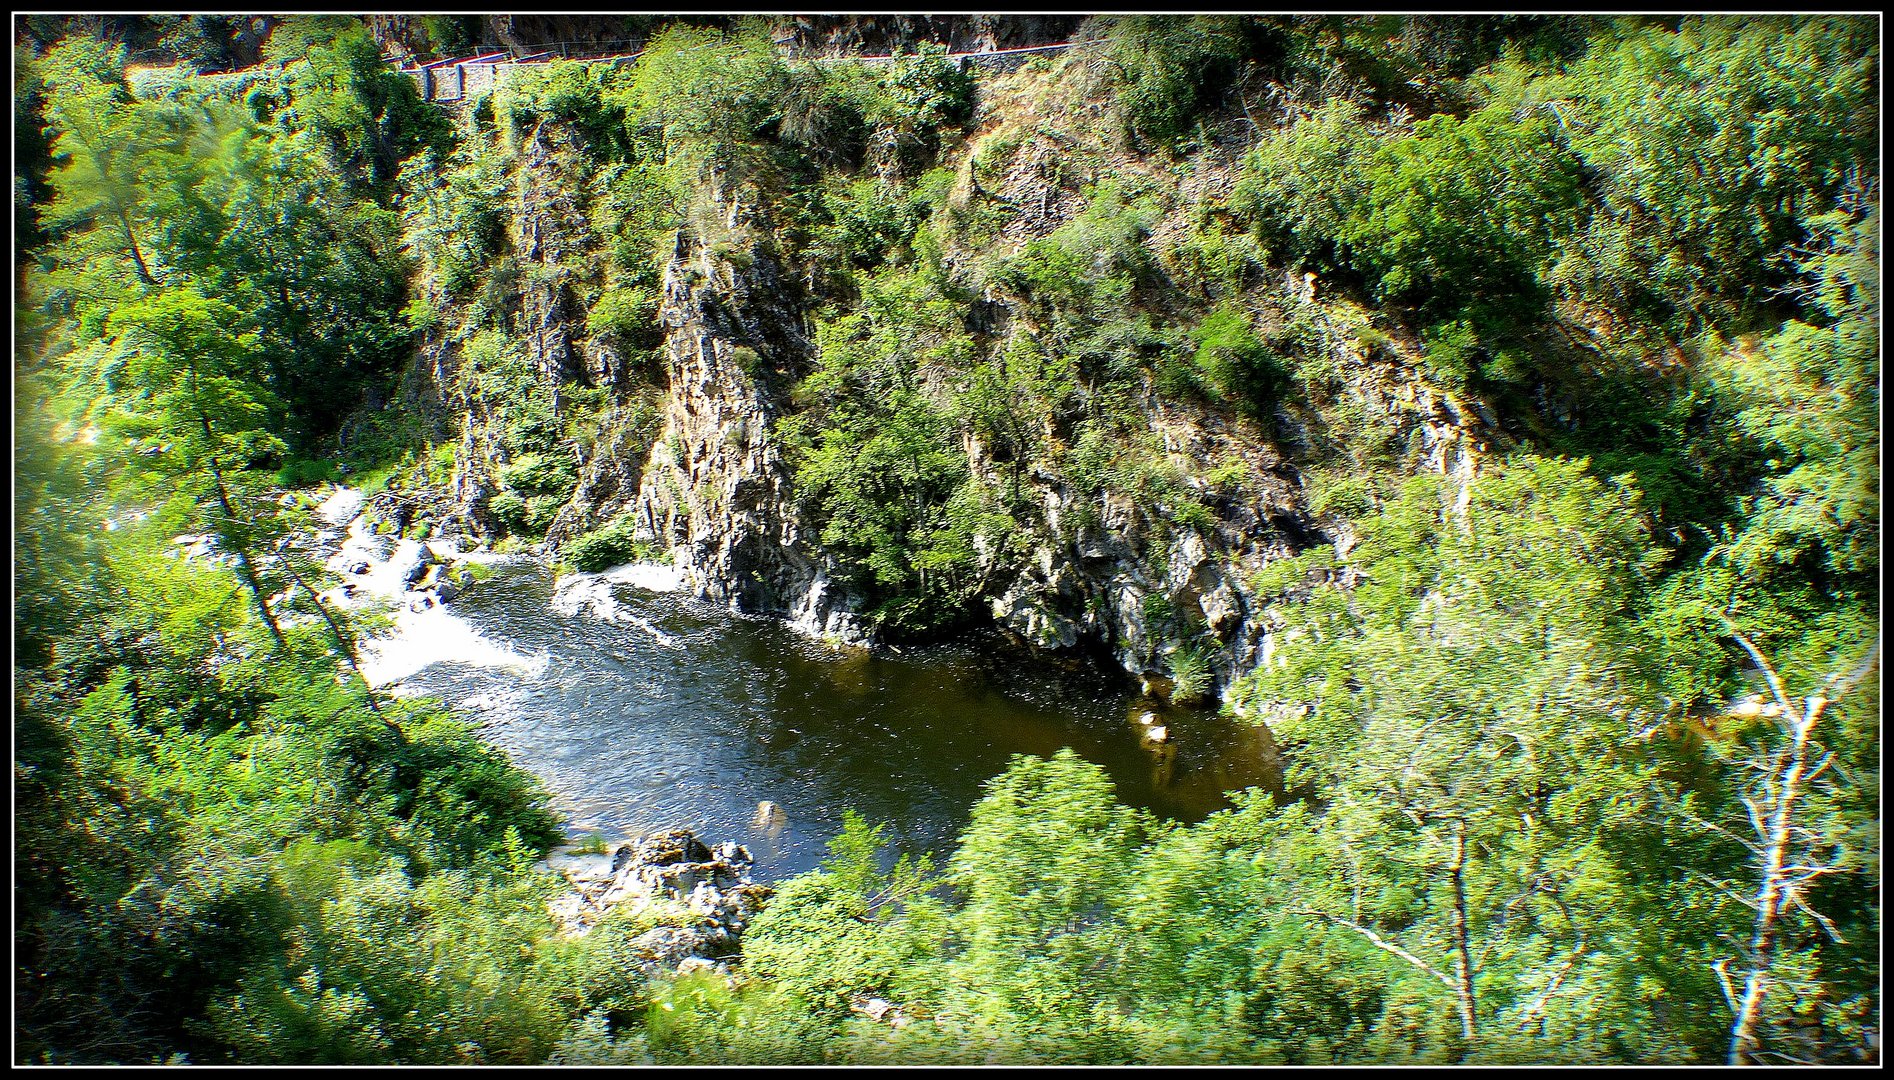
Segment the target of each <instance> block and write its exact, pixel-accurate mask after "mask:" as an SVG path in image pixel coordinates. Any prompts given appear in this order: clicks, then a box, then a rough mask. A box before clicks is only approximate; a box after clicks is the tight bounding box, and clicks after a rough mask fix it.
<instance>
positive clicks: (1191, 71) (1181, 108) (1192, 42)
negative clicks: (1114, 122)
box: [1106, 15, 1248, 145]
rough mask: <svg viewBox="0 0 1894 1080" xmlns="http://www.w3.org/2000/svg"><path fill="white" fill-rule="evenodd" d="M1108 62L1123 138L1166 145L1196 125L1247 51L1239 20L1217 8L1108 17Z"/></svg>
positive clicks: (1230, 78)
mask: <svg viewBox="0 0 1894 1080" xmlns="http://www.w3.org/2000/svg"><path fill="white" fill-rule="evenodd" d="M1106 40H1107V41H1108V42H1109V45H1108V46H1107V49H1108V53H1107V55H1108V61H1107V62H1108V63H1109V65H1110V70H1111V72H1112V75H1113V77H1114V81H1115V82H1116V83H1117V84H1118V109H1119V120H1120V123H1121V124H1122V125H1123V127H1124V134H1125V137H1126V139H1127V141H1130V142H1133V143H1150V144H1158V145H1168V144H1171V143H1174V142H1176V141H1178V140H1179V139H1180V138H1182V137H1183V136H1184V135H1186V134H1188V133H1189V132H1190V130H1191V129H1192V128H1193V127H1195V126H1196V123H1197V120H1198V118H1199V117H1200V116H1201V115H1202V114H1203V111H1204V107H1205V106H1206V105H1207V104H1209V101H1210V98H1211V96H1212V94H1213V93H1214V91H1215V89H1216V88H1220V87H1223V86H1227V85H1229V83H1230V81H1231V80H1232V78H1233V77H1234V76H1235V74H1236V70H1237V65H1238V64H1239V63H1241V62H1242V60H1243V59H1244V57H1245V56H1246V54H1247V53H1248V47H1247V45H1246V43H1245V41H1244V35H1243V29H1242V26H1241V24H1240V23H1239V22H1238V21H1237V20H1236V19H1234V18H1231V17H1229V16H1220V15H1193V16H1190V17H1189V18H1180V17H1178V16H1175V15H1134V16H1128V17H1124V18H1119V19H1114V20H1112V23H1111V27H1110V29H1109V31H1108V32H1107V39H1106Z"/></svg>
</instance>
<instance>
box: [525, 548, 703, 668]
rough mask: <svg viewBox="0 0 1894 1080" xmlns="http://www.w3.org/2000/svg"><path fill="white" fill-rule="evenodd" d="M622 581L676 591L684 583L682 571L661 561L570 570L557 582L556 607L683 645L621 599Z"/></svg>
mask: <svg viewBox="0 0 1894 1080" xmlns="http://www.w3.org/2000/svg"><path fill="white" fill-rule="evenodd" d="M618 585H630V586H632V587H633V588H637V589H643V590H645V591H647V592H676V591H677V590H678V589H679V588H680V587H681V586H682V585H683V576H682V575H681V574H679V573H678V571H677V570H676V569H675V568H673V567H669V566H664V565H662V564H660V563H628V564H626V565H624V566H615V567H613V568H612V569H610V570H605V571H601V572H599V573H596V574H568V575H566V576H565V577H562V578H560V579H559V581H558V583H557V585H555V586H554V589H553V595H552V609H553V611H555V612H557V613H559V614H561V615H589V616H591V617H592V618H595V619H599V620H602V621H604V622H612V623H625V624H628V625H631V626H635V627H637V628H638V629H640V630H643V631H644V632H645V633H647V634H650V635H651V638H652V640H654V641H656V642H657V643H658V644H660V645H663V646H665V647H667V648H672V649H675V648H679V647H680V646H679V645H678V643H677V639H676V638H674V637H672V636H671V635H670V634H667V633H665V632H664V631H662V630H660V629H658V628H657V627H656V626H653V625H652V624H651V622H650V620H648V619H644V618H641V617H639V616H637V615H634V614H632V613H631V611H630V610H629V609H628V608H627V607H626V605H624V604H623V603H621V602H620V601H619V599H618V596H617V594H616V593H615V591H614V590H615V587H616V586H618Z"/></svg>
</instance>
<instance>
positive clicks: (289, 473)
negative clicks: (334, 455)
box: [276, 458, 340, 488]
mask: <svg viewBox="0 0 1894 1080" xmlns="http://www.w3.org/2000/svg"><path fill="white" fill-rule="evenodd" d="M339 478H340V476H339V474H338V473H337V472H336V471H335V463H334V462H332V461H311V460H309V459H307V458H297V459H295V460H294V461H290V462H288V463H286V464H285V465H284V466H283V467H282V468H281V469H278V470H277V471H276V483H277V486H279V487H286V488H303V487H311V486H313V485H316V484H326V483H333V482H334V481H336V480H337V479H339Z"/></svg>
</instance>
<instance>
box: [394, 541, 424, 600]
mask: <svg viewBox="0 0 1894 1080" xmlns="http://www.w3.org/2000/svg"><path fill="white" fill-rule="evenodd" d="M432 562H433V559H432V556H430V555H429V553H428V550H427V547H426V546H425V545H423V544H420V543H417V542H416V541H413V540H403V541H401V542H400V543H398V544H396V545H395V551H394V554H393V555H391V556H389V557H388V565H389V566H390V567H392V568H393V570H394V572H395V574H396V576H397V577H398V579H399V580H400V581H401V583H402V584H403V585H407V586H409V587H410V588H413V587H415V586H416V585H417V584H418V583H419V582H420V580H421V577H422V575H424V574H426V573H427V568H428V567H429V566H430V565H432Z"/></svg>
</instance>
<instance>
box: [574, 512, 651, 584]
mask: <svg viewBox="0 0 1894 1080" xmlns="http://www.w3.org/2000/svg"><path fill="white" fill-rule="evenodd" d="M636 527H637V526H636V522H635V520H634V519H633V518H631V517H630V516H629V515H627V516H624V517H618V518H614V519H612V520H611V521H610V522H608V523H607V524H605V525H604V526H602V527H600V528H597V529H594V530H592V531H591V532H588V533H585V534H583V535H581V536H580V537H579V538H578V539H576V540H574V541H572V543H571V545H570V546H569V547H567V549H566V557H567V558H568V559H569V560H570V561H571V563H572V565H573V566H574V567H575V568H577V569H579V570H583V571H585V572H586V573H597V572H598V571H600V570H609V569H610V568H612V567H614V566H623V565H625V564H626V563H629V562H636V561H638V560H640V559H642V558H644V557H645V556H646V554H647V551H648V545H647V544H645V543H641V542H640V541H638V540H637V539H636V538H635V537H634V535H633V534H634V531H635V530H636Z"/></svg>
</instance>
